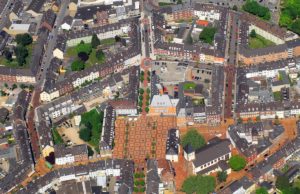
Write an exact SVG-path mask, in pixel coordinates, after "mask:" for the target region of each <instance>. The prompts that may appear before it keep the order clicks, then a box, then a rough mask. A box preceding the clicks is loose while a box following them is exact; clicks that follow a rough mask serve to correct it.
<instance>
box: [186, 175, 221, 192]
mask: <svg viewBox="0 0 300 194" xmlns="http://www.w3.org/2000/svg"><path fill="white" fill-rule="evenodd" d="M215 186H216V181H215V178H214V177H212V176H202V175H197V176H190V177H188V178H187V179H186V180H185V181H184V182H183V185H182V191H183V192H185V193H187V194H193V193H197V194H208V193H211V192H213V191H214V190H215Z"/></svg>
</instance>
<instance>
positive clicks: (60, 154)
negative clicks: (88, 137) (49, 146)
mask: <svg viewBox="0 0 300 194" xmlns="http://www.w3.org/2000/svg"><path fill="white" fill-rule="evenodd" d="M54 153H55V164H57V165H65V164H72V163H75V162H84V161H87V160H88V149H87V145H86V144H82V145H76V146H72V147H65V146H60V145H57V146H55V147H54Z"/></svg>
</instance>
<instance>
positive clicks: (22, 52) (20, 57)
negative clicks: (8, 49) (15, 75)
mask: <svg viewBox="0 0 300 194" xmlns="http://www.w3.org/2000/svg"><path fill="white" fill-rule="evenodd" d="M15 54H16V58H17V62H18V65H19V66H23V65H24V64H25V63H26V57H27V56H28V50H27V48H26V47H24V46H22V45H20V46H17V47H16V48H15Z"/></svg>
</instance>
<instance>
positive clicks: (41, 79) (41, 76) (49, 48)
mask: <svg viewBox="0 0 300 194" xmlns="http://www.w3.org/2000/svg"><path fill="white" fill-rule="evenodd" d="M69 1H70V0H64V1H62V5H61V8H60V10H59V13H58V14H57V17H56V21H55V24H54V28H53V30H52V31H51V36H52V37H53V38H51V39H49V40H48V43H47V45H46V51H45V54H44V57H43V60H42V64H41V68H40V72H39V73H38V76H37V79H38V80H37V86H36V87H40V88H41V90H42V91H43V88H44V84H45V81H46V73H47V69H48V68H49V66H50V62H51V59H52V55H53V53H52V52H53V50H54V46H55V45H56V40H57V35H58V30H59V27H60V25H61V23H62V21H63V19H64V16H65V14H66V10H67V7H68V4H69ZM42 69H43V70H42Z"/></svg>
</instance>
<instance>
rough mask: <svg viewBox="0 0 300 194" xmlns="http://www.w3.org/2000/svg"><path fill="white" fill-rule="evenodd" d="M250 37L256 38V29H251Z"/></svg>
mask: <svg viewBox="0 0 300 194" xmlns="http://www.w3.org/2000/svg"><path fill="white" fill-rule="evenodd" d="M250 37H251V38H256V31H255V30H251V32H250Z"/></svg>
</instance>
